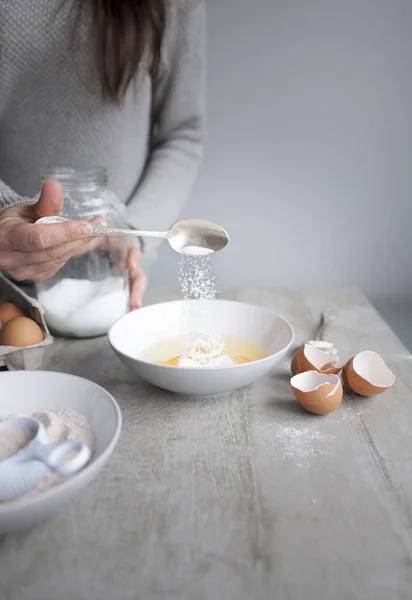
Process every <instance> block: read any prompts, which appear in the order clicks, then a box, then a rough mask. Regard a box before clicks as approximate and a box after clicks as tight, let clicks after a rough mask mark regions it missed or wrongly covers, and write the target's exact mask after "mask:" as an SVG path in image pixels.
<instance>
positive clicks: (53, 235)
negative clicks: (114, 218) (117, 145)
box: [0, 180, 92, 283]
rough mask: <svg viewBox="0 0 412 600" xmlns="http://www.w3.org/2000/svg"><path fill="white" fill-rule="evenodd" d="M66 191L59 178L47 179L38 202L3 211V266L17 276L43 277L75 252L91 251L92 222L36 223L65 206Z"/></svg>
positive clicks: (0, 262)
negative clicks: (90, 223)
mask: <svg viewBox="0 0 412 600" xmlns="http://www.w3.org/2000/svg"><path fill="white" fill-rule="evenodd" d="M63 202H64V191H63V187H62V186H61V184H60V183H59V182H58V181H54V180H50V181H47V182H46V183H45V184H44V186H43V188H42V191H41V195H40V199H39V201H38V202H36V203H26V204H17V205H16V206H13V207H12V208H8V209H7V210H5V211H4V212H3V213H2V214H1V215H0V269H2V270H4V271H7V272H8V273H9V274H10V275H11V276H12V277H13V278H14V279H15V280H17V281H24V280H30V281H33V282H35V283H36V282H39V281H44V280H46V279H49V277H52V276H53V275H54V274H55V273H56V272H57V271H58V270H59V269H60V268H61V267H62V266H63V265H64V264H65V263H66V262H67V260H69V258H71V257H72V256H79V255H81V254H84V253H86V252H87V251H88V245H89V244H91V243H92V242H91V239H90V237H88V236H89V234H90V233H91V228H90V225H89V224H88V223H87V222H86V221H68V222H67V223H57V224H52V225H51V224H47V225H34V223H35V221H37V219H40V218H41V217H48V216H53V215H58V214H59V213H60V212H61V211H62V210H63Z"/></svg>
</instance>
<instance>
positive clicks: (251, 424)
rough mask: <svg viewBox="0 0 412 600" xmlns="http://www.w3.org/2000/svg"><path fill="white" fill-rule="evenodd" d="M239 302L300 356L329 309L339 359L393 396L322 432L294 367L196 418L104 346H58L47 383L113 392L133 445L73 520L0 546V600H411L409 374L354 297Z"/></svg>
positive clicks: (120, 450)
mask: <svg viewBox="0 0 412 600" xmlns="http://www.w3.org/2000/svg"><path fill="white" fill-rule="evenodd" d="M166 296H167V294H166V295H165V293H163V294H160V293H156V294H155V295H154V296H152V299H153V297H154V298H155V299H165V298H166ZM226 297H229V298H233V299H238V300H242V301H246V302H251V303H255V304H258V305H262V306H267V307H270V308H273V309H275V310H276V311H277V312H279V313H280V314H283V315H284V316H285V317H286V318H288V319H289V320H290V321H291V322H292V324H293V325H294V327H295V329H296V334H297V342H299V343H300V342H303V341H304V340H306V339H308V338H310V337H311V336H312V335H313V332H314V328H315V326H316V323H317V321H318V318H319V315H320V312H321V310H323V309H324V308H325V307H327V306H334V307H335V308H336V309H337V310H338V318H337V320H336V322H335V323H334V325H333V326H332V327H331V328H330V330H329V332H328V335H329V337H330V338H331V339H332V341H333V342H334V343H335V344H336V346H337V347H338V348H339V349H340V350H341V353H342V355H343V356H344V357H349V356H351V355H353V354H354V353H356V352H357V351H360V350H362V349H374V350H376V351H378V352H379V353H381V354H382V355H383V356H384V357H385V359H386V360H387V362H388V364H389V365H390V367H391V368H392V369H393V371H394V372H395V375H396V377H397V382H396V384H395V386H394V388H393V389H392V390H390V391H389V392H387V393H386V394H384V395H382V396H380V397H377V398H370V399H361V398H357V397H353V396H351V395H348V394H347V395H346V398H345V400H344V402H343V405H342V406H341V407H340V409H339V410H337V411H336V412H335V413H333V414H331V415H329V416H327V417H315V416H312V415H310V414H308V413H306V412H304V411H303V410H302V409H301V408H300V406H299V405H298V404H297V403H296V401H294V399H293V397H292V394H291V391H290V386H289V370H288V361H285V362H284V363H283V364H281V365H280V366H279V367H278V368H276V369H275V370H274V372H273V373H271V374H270V375H269V376H268V377H266V378H265V379H263V380H261V381H259V382H258V383H256V384H255V385H254V386H252V387H250V388H248V389H243V390H241V391H238V392H236V393H233V394H230V395H226V396H223V397H219V398H208V399H201V400H199V399H197V400H196V399H188V398H180V397H175V396H171V395H169V394H167V393H163V392H161V391H159V390H157V389H154V388H152V387H150V386H149V385H146V384H145V383H143V382H141V381H136V379H135V377H134V375H133V374H131V373H129V372H128V371H127V370H126V369H125V368H124V367H123V366H122V365H121V364H120V363H119V362H118V360H117V359H116V358H115V356H114V355H113V353H112V351H111V350H110V348H109V346H108V343H107V341H106V340H105V339H99V340H86V341H79V342H67V341H62V340H60V341H56V343H55V344H54V345H53V347H52V348H50V351H49V353H48V355H47V359H46V361H45V368H47V369H51V370H56V371H65V372H68V373H74V374H77V375H81V376H84V377H87V378H89V379H91V380H93V381H95V382H97V383H99V384H101V385H102V386H104V387H105V388H106V389H107V390H108V391H109V392H111V393H112V394H113V395H114V396H115V397H116V399H117V401H118V402H119V404H120V407H121V410H122V413H123V418H124V427H123V433H122V436H121V440H120V442H119V444H118V446H117V449H116V451H115V454H114V456H113V458H112V460H111V461H110V464H109V465H108V467H107V468H106V470H105V472H104V473H103V475H102V476H101V477H100V478H99V479H98V480H97V481H96V482H95V483H94V484H93V485H92V486H91V487H90V488H89V489H88V490H87V492H86V493H85V494H84V495H83V496H82V497H80V498H78V499H76V500H75V501H74V502H73V503H72V504H71V505H70V508H69V509H68V510H67V511H66V512H62V513H61V514H60V515H58V516H57V517H56V518H54V519H53V520H51V521H50V522H48V523H46V524H44V525H41V526H39V527H37V528H36V529H34V530H32V531H29V532H25V533H21V534H18V535H13V536H9V537H7V538H3V539H2V540H1V542H0V598H1V600H66V599H67V600H86V599H87V600H136V599H142V600H157V599H167V600H175V599H176V600H197V599H199V600H212V599H213V600H214V599H216V600H226V599H227V600H229V599H230V600H232V599H233V600H235V599H236V600H261V599H262V600H263V599H265V600H351V599H356V600H358V599H359V600H368V599H370V600H400V599H405V600H411V598H412V357H411V356H410V355H409V353H408V352H407V351H406V349H405V348H404V347H403V346H402V345H401V343H400V342H399V341H398V339H397V338H396V337H395V335H394V334H393V333H392V332H391V330H390V329H389V328H388V326H387V325H386V324H385V323H384V322H383V321H382V320H381V318H380V317H379V316H378V314H377V313H376V312H375V310H374V309H373V308H372V307H371V305H370V304H369V303H368V302H367V301H366V299H365V298H364V297H363V296H362V295H361V294H360V293H358V292H357V291H356V290H352V289H346V290H341V291H335V292H331V291H328V290H317V291H288V292H285V291H276V290H256V289H250V290H248V289H244V290H238V291H236V292H232V293H229V294H226Z"/></svg>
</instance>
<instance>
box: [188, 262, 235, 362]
mask: <svg viewBox="0 0 412 600" xmlns="http://www.w3.org/2000/svg"><path fill="white" fill-rule="evenodd" d="M179 282H180V286H181V290H182V296H183V298H184V299H186V300H199V299H206V300H214V299H215V298H216V295H217V288H216V280H215V276H214V274H213V269H212V261H211V259H210V256H205V255H204V256H199V255H198V256H193V255H192V256H190V255H186V256H181V259H180V269H179ZM185 319H186V323H185V325H186V327H187V329H188V330H189V331H191V332H192V334H191V336H190V340H189V342H188V343H187V344H186V347H185V350H184V352H183V354H182V356H181V357H180V359H179V366H180V367H194V368H198V367H209V368H212V367H230V366H232V365H233V364H234V363H233V361H232V359H231V358H230V356H228V355H227V354H225V343H224V338H223V336H221V335H217V334H214V333H212V331H213V327H212V323H210V322H209V318H208V313H207V311H202V310H200V309H199V307H197V306H196V305H194V307H192V308H191V309H190V308H188V309H187V313H186V315H185Z"/></svg>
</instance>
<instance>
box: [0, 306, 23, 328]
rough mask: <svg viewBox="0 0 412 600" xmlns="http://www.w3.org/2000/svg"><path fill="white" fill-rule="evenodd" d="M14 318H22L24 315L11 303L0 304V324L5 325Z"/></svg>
mask: <svg viewBox="0 0 412 600" xmlns="http://www.w3.org/2000/svg"><path fill="white" fill-rule="evenodd" d="M16 317H24V313H23V312H22V311H21V310H20V308H18V307H17V306H16V305H15V304H13V303H12V302H1V303H0V323H1V324H2V325H5V324H6V323H8V322H9V321H11V320H12V319H15V318H16Z"/></svg>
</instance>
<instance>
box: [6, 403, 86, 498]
mask: <svg viewBox="0 0 412 600" xmlns="http://www.w3.org/2000/svg"><path fill="white" fill-rule="evenodd" d="M11 417H13V418H15V417H33V418H34V419H37V421H40V422H41V423H43V425H44V428H45V429H46V433H47V438H48V441H49V442H50V443H51V444H55V443H57V442H68V441H70V442H84V443H85V444H87V445H88V446H89V448H90V449H91V451H92V452H93V450H94V434H93V430H92V428H91V426H90V424H89V422H88V421H87V419H86V417H85V416H84V415H82V414H80V413H79V412H77V411H76V410H71V409H63V410H58V411H53V410H43V411H41V412H35V413H30V414H29V413H25V414H19V415H8V416H7V417H6V418H7V419H9V418H11ZM3 420H5V419H0V421H3ZM32 438H33V431H32V430H31V429H27V428H21V429H19V428H10V429H9V428H6V429H1V430H0V460H4V459H6V458H8V457H9V456H12V455H13V454H15V453H16V452H18V451H19V450H21V449H22V448H24V446H27V444H28V443H29V442H30V441H31V439H32ZM65 479H67V477H62V476H61V475H57V474H56V473H52V472H51V471H49V472H48V473H47V475H46V476H45V477H44V478H43V479H42V480H41V481H40V483H39V484H38V486H37V487H35V488H34V489H32V490H30V492H28V493H27V494H25V497H29V496H35V495H37V494H38V493H40V492H42V491H44V490H47V489H49V488H51V487H53V486H55V485H58V484H59V483H61V482H62V481H64V480H65Z"/></svg>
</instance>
